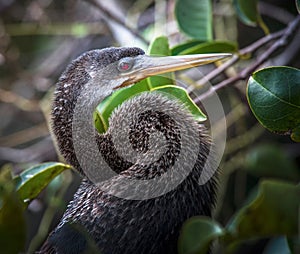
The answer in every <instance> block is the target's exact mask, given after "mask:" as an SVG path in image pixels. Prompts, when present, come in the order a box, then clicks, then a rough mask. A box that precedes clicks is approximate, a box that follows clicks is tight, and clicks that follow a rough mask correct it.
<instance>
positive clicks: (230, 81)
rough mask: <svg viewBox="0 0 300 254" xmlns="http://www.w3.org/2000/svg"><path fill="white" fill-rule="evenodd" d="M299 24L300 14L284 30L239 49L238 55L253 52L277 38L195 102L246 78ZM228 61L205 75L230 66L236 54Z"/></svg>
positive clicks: (283, 42)
mask: <svg viewBox="0 0 300 254" xmlns="http://www.w3.org/2000/svg"><path fill="white" fill-rule="evenodd" d="M299 24H300V15H298V16H297V17H296V18H295V19H294V20H293V21H292V22H290V23H289V25H288V26H287V27H286V28H285V29H284V30H282V31H279V32H275V33H273V34H270V35H267V36H266V37H264V38H262V39H260V40H258V41H256V42H255V43H253V44H252V45H250V46H248V47H246V48H244V49H242V50H240V52H239V53H240V55H242V54H246V53H251V52H254V51H255V50H257V49H258V48H259V47H261V46H263V45H265V44H267V43H268V42H270V41H272V40H274V39H277V38H278V40H277V41H275V42H274V43H273V44H272V45H271V46H270V47H269V48H268V49H266V51H264V52H263V53H262V54H261V55H260V56H259V57H257V59H256V61H255V62H254V63H253V64H251V65H250V66H249V67H247V68H245V69H244V70H242V71H241V72H240V73H239V74H238V75H236V76H233V77H230V78H228V79H225V80H223V81H222V82H220V83H218V84H216V85H215V86H212V87H210V89H208V90H207V91H206V92H205V93H203V94H201V95H200V96H199V97H197V98H196V99H195V102H196V103H197V102H200V101H201V100H203V99H204V98H207V97H209V96H211V95H212V94H213V93H214V92H215V91H217V90H219V89H221V88H223V87H225V86H228V85H231V84H233V83H235V82H236V81H238V80H245V79H246V78H248V77H249V76H250V75H251V73H252V72H254V71H255V70H256V69H257V68H258V67H259V66H260V65H261V64H263V63H264V62H266V61H267V60H268V59H269V58H270V56H271V55H272V54H273V53H274V52H275V51H277V50H278V49H279V48H281V47H283V46H285V45H287V43H288V39H289V37H290V36H291V35H292V34H293V33H294V32H295V30H296V29H297V28H298V26H299ZM229 61H230V62H229ZM229 61H228V62H229V63H227V62H226V63H225V64H223V65H225V67H223V66H222V65H221V66H220V67H219V68H218V69H216V70H215V71H213V72H214V73H213V75H212V74H208V75H207V76H208V77H209V78H210V79H212V78H214V77H216V76H217V75H218V74H220V73H221V72H223V71H224V70H225V69H226V68H228V67H230V66H231V65H232V64H234V63H235V62H236V61H237V60H236V56H234V57H233V60H229ZM208 80H209V79H207V77H206V78H205V81H206V82H207V81H208ZM200 81H201V80H200Z"/></svg>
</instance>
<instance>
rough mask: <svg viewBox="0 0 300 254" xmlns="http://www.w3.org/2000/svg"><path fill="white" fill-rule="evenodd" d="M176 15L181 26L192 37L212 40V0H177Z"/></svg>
mask: <svg viewBox="0 0 300 254" xmlns="http://www.w3.org/2000/svg"><path fill="white" fill-rule="evenodd" d="M175 16H176V19H177V22H178V25H179V28H180V29H181V30H182V31H183V32H184V33H186V34H187V35H189V36H190V37H192V38H195V39H198V40H203V41H210V40H212V38H213V36H212V6H211V1H210V0H201V1H195V0H177V1H176V4H175Z"/></svg>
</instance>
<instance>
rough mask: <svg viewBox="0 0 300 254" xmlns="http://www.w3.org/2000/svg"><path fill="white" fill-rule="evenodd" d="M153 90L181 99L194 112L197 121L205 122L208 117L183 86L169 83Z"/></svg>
mask: <svg viewBox="0 0 300 254" xmlns="http://www.w3.org/2000/svg"><path fill="white" fill-rule="evenodd" d="M152 91H157V92H162V93H164V94H166V95H167V96H168V95H169V96H170V98H171V99H172V97H173V98H174V97H175V98H176V99H178V100H179V101H181V102H182V103H183V104H184V105H185V106H186V107H187V109H188V110H189V111H190V112H191V113H192V115H193V116H194V118H195V119H196V121H198V122H203V121H205V120H206V119H207V117H206V115H205V114H204V113H203V112H202V111H201V110H200V109H199V108H198V106H197V105H196V104H195V103H194V102H193V100H192V99H191V98H190V97H189V95H188V93H187V91H186V90H185V89H183V88H181V87H178V86H173V85H167V86H163V87H157V88H154V89H152Z"/></svg>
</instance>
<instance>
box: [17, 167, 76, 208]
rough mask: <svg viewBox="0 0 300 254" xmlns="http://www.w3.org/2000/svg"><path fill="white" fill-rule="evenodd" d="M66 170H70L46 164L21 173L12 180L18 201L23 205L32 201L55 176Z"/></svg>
mask: <svg viewBox="0 0 300 254" xmlns="http://www.w3.org/2000/svg"><path fill="white" fill-rule="evenodd" d="M67 169H71V166H69V165H66V164H63V163H58V162H48V163H43V164H39V165H37V166H34V167H32V168H29V169H27V170H25V171H23V172H22V173H21V174H20V175H19V176H17V177H16V178H15V179H14V180H15V183H16V190H17V193H18V194H19V197H20V199H21V200H23V201H24V202H25V203H27V202H28V201H30V200H32V199H34V198H35V197H36V196H37V195H38V194H39V193H40V192H41V191H42V190H43V189H44V188H45V187H46V186H47V185H48V184H49V183H50V182H51V181H52V180H53V179H54V178H55V177H56V176H58V175H59V174H60V173H61V172H63V171H64V170H67Z"/></svg>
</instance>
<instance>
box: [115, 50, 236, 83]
mask: <svg viewBox="0 0 300 254" xmlns="http://www.w3.org/2000/svg"><path fill="white" fill-rule="evenodd" d="M230 56H231V54H228V53H214V54H197V55H184V56H163V57H154V56H147V55H139V56H137V57H135V58H134V59H132V60H133V63H132V66H131V68H130V70H128V71H127V70H126V72H124V73H122V74H121V75H122V76H123V77H128V79H127V80H126V81H125V82H124V83H122V85H121V86H119V87H116V88H120V87H124V86H128V85H131V84H133V83H136V82H138V81H140V80H142V79H144V78H147V77H150V76H154V75H159V74H163V73H166V72H172V71H179V70H184V69H188V68H192V67H195V66H199V65H204V64H209V63H212V62H216V61H218V60H221V59H224V58H226V57H230ZM122 64H123V65H124V63H122ZM125 66H126V67H127V65H125Z"/></svg>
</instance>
